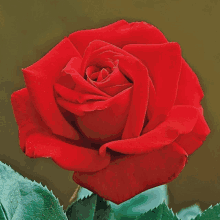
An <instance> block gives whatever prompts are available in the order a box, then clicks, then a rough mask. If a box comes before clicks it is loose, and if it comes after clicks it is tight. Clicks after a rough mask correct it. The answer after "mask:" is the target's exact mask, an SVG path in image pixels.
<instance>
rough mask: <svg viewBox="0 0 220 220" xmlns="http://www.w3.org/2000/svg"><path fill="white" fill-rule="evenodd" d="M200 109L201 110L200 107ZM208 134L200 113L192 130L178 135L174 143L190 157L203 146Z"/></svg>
mask: <svg viewBox="0 0 220 220" xmlns="http://www.w3.org/2000/svg"><path fill="white" fill-rule="evenodd" d="M200 108H201V109H202V107H200ZM209 133H210V129H209V127H208V125H207V123H206V121H205V119H204V116H203V114H202V111H201V112H200V113H199V117H198V120H197V122H196V125H195V127H194V128H193V130H192V131H191V132H190V133H188V134H182V135H180V136H179V137H178V138H177V139H176V140H175V142H176V143H178V144H179V145H180V146H181V147H182V148H183V149H184V150H185V151H186V152H187V154H189V155H190V154H192V153H193V152H194V151H195V150H197V149H198V148H199V147H200V146H201V145H202V144H203V142H204V141H205V139H206V137H207V136H208V134H209Z"/></svg>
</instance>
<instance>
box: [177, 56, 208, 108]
mask: <svg viewBox="0 0 220 220" xmlns="http://www.w3.org/2000/svg"><path fill="white" fill-rule="evenodd" d="M203 96H204V94H203V91H202V88H201V86H200V84H199V80H198V78H197V76H196V74H195V73H194V72H193V71H192V69H191V68H190V66H189V65H188V64H187V63H186V61H185V60H184V59H182V69H181V74H180V79H179V83H178V91H177V96H176V101H175V105H193V106H195V107H200V101H201V100H202V98H203Z"/></svg>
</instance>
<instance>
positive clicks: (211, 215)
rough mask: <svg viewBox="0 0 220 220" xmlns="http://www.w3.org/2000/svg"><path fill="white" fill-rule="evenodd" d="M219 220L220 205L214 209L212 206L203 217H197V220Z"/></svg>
mask: <svg viewBox="0 0 220 220" xmlns="http://www.w3.org/2000/svg"><path fill="white" fill-rule="evenodd" d="M207 219H209V220H217V219H220V204H219V203H218V204H216V205H215V206H214V207H212V206H210V207H209V208H208V209H207V210H205V211H204V212H203V213H202V214H201V215H197V216H196V218H195V220H207Z"/></svg>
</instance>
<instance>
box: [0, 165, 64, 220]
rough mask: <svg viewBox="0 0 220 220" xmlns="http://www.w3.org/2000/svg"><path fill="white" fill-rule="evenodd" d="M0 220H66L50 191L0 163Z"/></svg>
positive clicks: (61, 208)
mask: <svg viewBox="0 0 220 220" xmlns="http://www.w3.org/2000/svg"><path fill="white" fill-rule="evenodd" d="M0 202H1V206H0V219H7V220H11V219H13V220H19V219H22V220H26V219H27V220H29V219H35V220H44V219H45V220H61V219H62V220H67V217H66V215H65V213H64V210H63V207H61V206H60V203H59V201H58V199H57V198H56V197H55V196H54V194H53V193H52V191H49V190H48V188H47V187H46V186H43V185H42V184H41V183H37V182H35V181H31V180H29V179H27V178H24V177H23V176H21V175H20V174H19V173H16V172H15V171H14V170H13V169H12V168H11V167H10V166H8V165H6V164H4V163H2V162H1V161H0Z"/></svg>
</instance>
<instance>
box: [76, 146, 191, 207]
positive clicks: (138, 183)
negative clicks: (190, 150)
mask: <svg viewBox="0 0 220 220" xmlns="http://www.w3.org/2000/svg"><path fill="white" fill-rule="evenodd" d="M186 161H187V153H186V152H185V151H184V150H183V149H182V148H181V147H179V146H178V144H176V143H173V144H171V145H168V146H166V147H164V148H162V149H159V150H156V151H152V152H151V153H149V154H141V155H132V156H125V157H123V158H121V159H116V160H115V161H112V162H111V163H110V164H109V165H108V166H107V167H106V168H104V169H103V170H100V171H98V172H96V173H83V172H75V173H74V175H73V180H74V181H75V182H76V183H77V184H79V185H81V186H83V187H85V188H87V189H89V190H91V191H93V192H94V193H97V194H98V195H99V196H101V197H103V198H105V199H107V200H110V201H112V202H114V203H116V204H120V203H122V202H124V201H126V200H128V199H130V198H132V197H134V196H135V195H137V194H139V193H141V192H143V191H145V190H147V189H150V188H153V187H155V186H159V185H162V184H165V183H168V182H170V181H172V180H173V179H174V178H176V177H177V176H178V175H179V173H180V172H181V171H182V169H183V167H184V166H185V163H186Z"/></svg>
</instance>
